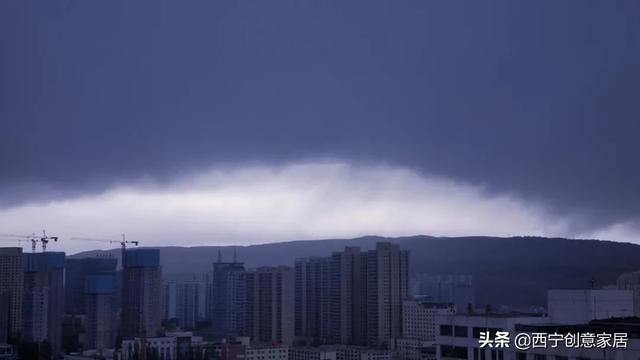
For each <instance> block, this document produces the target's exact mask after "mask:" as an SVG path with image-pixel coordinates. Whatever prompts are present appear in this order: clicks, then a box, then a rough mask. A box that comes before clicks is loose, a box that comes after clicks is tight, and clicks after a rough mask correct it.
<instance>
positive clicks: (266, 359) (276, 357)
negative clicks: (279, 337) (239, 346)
mask: <svg viewBox="0 0 640 360" xmlns="http://www.w3.org/2000/svg"><path fill="white" fill-rule="evenodd" d="M238 359H244V360H289V347H288V346H258V347H247V348H245V350H244V355H238Z"/></svg>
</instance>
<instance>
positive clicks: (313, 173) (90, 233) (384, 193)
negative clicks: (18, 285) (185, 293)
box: [0, 162, 627, 252]
mask: <svg viewBox="0 0 640 360" xmlns="http://www.w3.org/2000/svg"><path fill="white" fill-rule="evenodd" d="M40 228H46V229H47V230H48V231H49V232H50V233H52V234H58V235H60V236H62V237H63V239H62V242H61V243H60V244H55V245H52V246H51V248H52V249H54V248H57V249H64V250H67V251H70V252H75V251H79V250H81V249H90V248H96V247H97V248H100V247H101V245H104V246H102V248H109V247H110V246H109V244H100V243H94V242H81V241H72V240H69V238H70V237H93V238H118V236H119V234H120V233H126V234H127V236H128V237H129V238H130V239H136V240H140V241H141V242H142V244H143V245H146V246H156V245H165V246H166V245H198V244H212V245H217V244H243V245H244V244H251V243H260V242H271V241H283V240H294V239H314V238H335V237H352V236H359V235H367V234H375V235H388V236H400V235H414V234H429V235H439V236H462V235H496V236H510V235H523V234H524V235H543V236H576V235H579V234H576V233H571V228H572V227H571V221H570V220H569V219H561V218H556V217H554V216H550V215H548V214H547V212H546V211H545V209H544V208H542V207H540V206H537V205H533V204H527V203H525V202H524V201H522V200H521V199H519V198H517V197H515V196H511V195H508V194H503V195H495V194H492V193H488V192H486V191H485V189H483V188H482V187H479V186H474V185H471V184H467V183H461V182H456V181H452V180H450V179H446V178H442V177H430V176H421V175H419V174H418V173H416V172H413V171H411V170H408V169H406V168H399V167H392V166H387V165H378V166H365V165H351V164H347V163H335V162H333V163H332V162H324V163H298V164H290V165H287V166H260V165H256V166H245V167H238V168H226V169H213V170H210V171H207V172H204V173H201V174H199V175H194V176H191V177H188V178H185V179H182V180H180V181H177V182H173V183H164V184H159V183H156V182H152V181H139V182H137V184H136V185H135V186H122V187H118V188H115V189H112V190H109V191H107V192H105V193H103V194H100V195H92V196H85V197H79V198H75V199H71V200H56V201H52V202H49V203H46V204H34V205H25V206H18V207H14V208H10V209H6V210H3V211H2V212H0V229H6V230H7V231H10V232H18V233H25V232H26V233H31V232H32V231H38V229H40ZM606 233H607V232H606V231H605V232H603V233H602V234H606ZM626 234H627V233H626V232H625V231H622V232H618V233H617V235H618V236H623V235H624V236H626ZM619 240H626V239H624V238H620V239H619ZM3 243H6V242H3Z"/></svg>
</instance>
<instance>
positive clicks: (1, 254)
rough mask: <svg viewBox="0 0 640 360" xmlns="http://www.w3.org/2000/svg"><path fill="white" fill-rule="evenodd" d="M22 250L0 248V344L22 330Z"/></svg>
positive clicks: (17, 248)
mask: <svg viewBox="0 0 640 360" xmlns="http://www.w3.org/2000/svg"><path fill="white" fill-rule="evenodd" d="M23 276H24V269H23V265H22V248H19V247H6V248H0V344H6V342H7V341H8V340H9V339H10V338H12V337H15V336H18V334H19V333H20V331H21V329H22V289H23V285H24V283H23V282H24V280H23Z"/></svg>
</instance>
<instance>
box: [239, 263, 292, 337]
mask: <svg viewBox="0 0 640 360" xmlns="http://www.w3.org/2000/svg"><path fill="white" fill-rule="evenodd" d="M246 281H247V286H246V290H247V292H246V296H247V297H246V301H247V302H246V303H247V318H246V332H247V335H248V336H249V337H250V338H251V342H252V344H266V343H271V344H273V343H276V344H282V345H291V344H293V339H294V299H293V298H294V280H293V269H291V268H290V267H288V266H278V267H261V268H258V269H255V270H251V271H248V272H247V273H246Z"/></svg>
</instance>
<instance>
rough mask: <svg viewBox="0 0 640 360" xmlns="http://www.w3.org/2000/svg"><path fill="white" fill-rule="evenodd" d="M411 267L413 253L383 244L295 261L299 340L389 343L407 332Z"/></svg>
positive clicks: (338, 342)
mask: <svg viewBox="0 0 640 360" xmlns="http://www.w3.org/2000/svg"><path fill="white" fill-rule="evenodd" d="M408 266H409V253H408V252H407V251H403V250H401V249H400V247H399V245H397V244H391V243H384V242H381V243H378V244H376V249H375V250H369V251H360V249H359V248H358V247H346V248H345V249H344V250H343V251H341V252H334V253H333V254H332V255H331V256H327V257H313V258H303V259H298V260H296V267H295V292H296V301H295V314H296V315H295V317H296V319H295V324H296V325H295V331H296V338H297V339H298V340H299V342H300V343H304V344H307V345H312V344H315V345H317V344H345V345H369V346H383V345H384V346H388V345H390V344H391V343H392V342H393V341H394V339H397V338H400V337H401V335H402V302H403V301H404V300H406V299H407V298H408Z"/></svg>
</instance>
